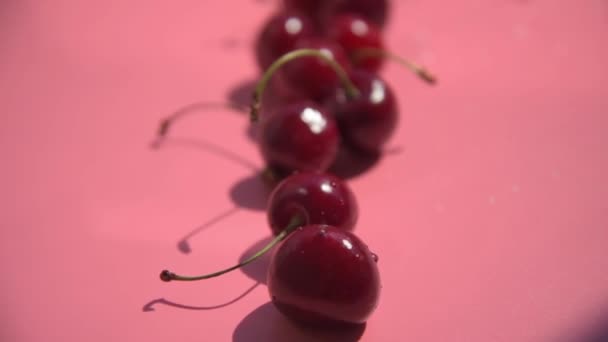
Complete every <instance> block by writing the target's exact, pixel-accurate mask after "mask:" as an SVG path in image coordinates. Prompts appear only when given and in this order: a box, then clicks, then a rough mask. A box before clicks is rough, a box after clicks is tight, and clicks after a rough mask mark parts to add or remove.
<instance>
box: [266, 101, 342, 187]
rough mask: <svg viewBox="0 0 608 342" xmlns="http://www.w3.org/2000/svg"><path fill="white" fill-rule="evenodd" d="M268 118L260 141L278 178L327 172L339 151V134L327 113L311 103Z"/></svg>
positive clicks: (295, 105)
mask: <svg viewBox="0 0 608 342" xmlns="http://www.w3.org/2000/svg"><path fill="white" fill-rule="evenodd" d="M269 114H270V115H264V117H263V118H262V120H261V122H260V130H259V132H258V133H259V134H258V139H259V143H260V148H261V151H262V156H263V157H264V159H265V161H266V163H267V165H268V166H269V168H270V169H271V170H273V171H275V172H277V173H278V174H280V175H282V174H285V175H288V174H291V173H292V172H293V171H325V170H326V169H327V168H328V167H329V166H330V165H331V163H332V162H333V160H334V159H335V157H336V154H337V151H338V144H339V131H338V127H337V124H336V122H335V120H334V119H333V118H332V117H330V116H329V115H328V114H327V112H326V111H325V109H323V108H321V106H319V105H317V104H315V103H312V102H310V101H304V102H295V103H292V104H289V105H284V106H282V107H280V108H278V109H277V110H276V111H274V112H272V113H269Z"/></svg>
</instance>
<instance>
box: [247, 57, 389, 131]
mask: <svg viewBox="0 0 608 342" xmlns="http://www.w3.org/2000/svg"><path fill="white" fill-rule="evenodd" d="M372 53H377V51H372ZM311 58H312V59H311ZM315 58H316V61H317V62H318V61H321V62H323V63H324V64H323V65H322V66H321V67H320V70H323V67H326V68H328V70H331V72H333V73H334V75H333V76H334V77H336V79H338V80H340V81H341V82H342V84H343V86H344V89H345V94H346V95H347V96H348V97H356V96H357V95H358V93H359V91H358V90H357V88H356V87H355V86H354V85H353V84H352V82H351V81H350V79H349V78H348V73H347V72H346V70H344V68H343V67H342V66H340V64H339V63H338V62H337V61H336V60H335V59H334V58H333V57H332V55H331V53H328V50H322V49H314V48H313V49H306V48H304V49H297V50H293V51H290V52H288V53H286V54H284V55H282V56H281V57H279V58H278V59H277V60H276V61H274V62H273V63H272V64H271V65H270V66H269V67H268V69H267V70H266V72H264V74H263V75H262V78H261V79H260V81H259V82H258V84H257V85H256V87H255V91H254V93H253V101H252V103H251V110H250V118H251V121H252V122H255V121H257V120H258V118H259V112H260V108H261V106H262V99H264V98H265V97H264V95H265V93H264V91H265V90H266V87H267V86H268V85H269V84H270V83H271V80H273V78H272V76H274V74H275V73H276V72H277V70H280V69H281V67H283V66H284V65H286V64H287V65H289V64H296V66H297V65H298V64H297V63H298V62H301V60H304V61H308V63H310V65H313V67H312V68H313V71H314V68H315V64H314V63H313V62H314V61H315ZM300 65H302V64H300ZM304 65H306V64H304ZM317 65H321V64H317ZM296 69H297V68H296ZM302 69H305V68H302ZM302 71H307V70H302ZM309 71H310V70H309ZM292 72H293V70H292ZM311 77H312V79H315V77H317V78H316V81H314V82H321V81H319V80H320V79H322V78H323V77H326V78H331V77H329V76H327V75H325V76H311ZM295 80H296V78H292V79H290V81H291V83H292V84H295V83H294V82H295ZM308 86H310V84H309V85H308ZM323 89H326V87H325V86H323ZM318 90H319V89H316V90H313V91H318ZM332 91H333V90H332ZM295 98H298V97H297V96H296V97H295Z"/></svg>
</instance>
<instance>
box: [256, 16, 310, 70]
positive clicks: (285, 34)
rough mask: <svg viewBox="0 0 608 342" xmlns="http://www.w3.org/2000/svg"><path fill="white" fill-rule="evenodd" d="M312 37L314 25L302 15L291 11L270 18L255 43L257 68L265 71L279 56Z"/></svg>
mask: <svg viewBox="0 0 608 342" xmlns="http://www.w3.org/2000/svg"><path fill="white" fill-rule="evenodd" d="M314 35H315V29H314V24H313V23H312V22H311V20H310V19H308V17H306V16H304V15H302V14H299V13H297V12H293V11H291V12H285V13H279V14H276V15H274V16H272V17H271V18H270V19H269V20H268V21H267V22H266V23H265V24H264V26H263V28H262V30H261V31H260V33H259V35H258V37H257V40H256V42H255V54H256V59H257V63H258V66H259V67H260V69H261V70H265V69H266V68H268V67H269V66H270V64H272V62H274V61H275V60H276V59H277V58H279V57H280V56H281V55H283V54H285V53H287V52H289V51H291V50H293V49H294V47H295V45H296V42H297V41H299V40H300V39H302V38H304V37H312V36H314Z"/></svg>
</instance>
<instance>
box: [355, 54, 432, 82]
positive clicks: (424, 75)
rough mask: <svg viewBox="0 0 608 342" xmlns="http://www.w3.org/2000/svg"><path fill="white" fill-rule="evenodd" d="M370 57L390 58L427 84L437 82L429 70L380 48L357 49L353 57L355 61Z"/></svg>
mask: <svg viewBox="0 0 608 342" xmlns="http://www.w3.org/2000/svg"><path fill="white" fill-rule="evenodd" d="M370 57H372V58H379V57H380V58H389V59H392V60H394V61H395V62H397V63H399V64H401V65H403V66H404V67H406V68H407V69H410V70H411V71H412V72H413V73H415V74H416V75H418V77H420V78H421V79H422V80H423V81H425V82H427V83H429V84H435V83H437V78H436V77H435V76H434V75H433V74H432V73H431V72H429V71H428V70H426V69H425V68H424V67H422V66H420V65H418V64H416V63H414V62H412V61H410V60H407V59H405V58H402V57H400V56H397V55H395V54H392V53H390V52H388V51H384V50H382V49H376V48H363V49H359V50H357V51H356V52H355V54H354V56H353V59H354V60H355V61H361V60H363V59H366V58H370Z"/></svg>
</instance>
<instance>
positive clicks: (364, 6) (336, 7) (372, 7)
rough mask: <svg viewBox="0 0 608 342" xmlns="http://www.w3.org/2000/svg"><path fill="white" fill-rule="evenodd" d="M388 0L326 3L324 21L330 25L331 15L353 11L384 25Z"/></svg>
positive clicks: (348, 0) (387, 13) (347, 0)
mask: <svg viewBox="0 0 608 342" xmlns="http://www.w3.org/2000/svg"><path fill="white" fill-rule="evenodd" d="M389 9H390V8H389V1H388V0H337V1H333V2H331V3H330V4H328V9H326V11H327V12H328V14H327V15H328V17H327V18H326V21H327V23H328V24H329V25H331V21H332V20H333V18H332V17H333V16H336V15H339V14H344V13H353V14H358V15H360V16H362V17H365V18H367V19H368V20H369V21H370V22H372V23H374V24H376V25H377V26H379V27H382V26H384V25H385V23H386V21H387V18H388V15H389Z"/></svg>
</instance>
